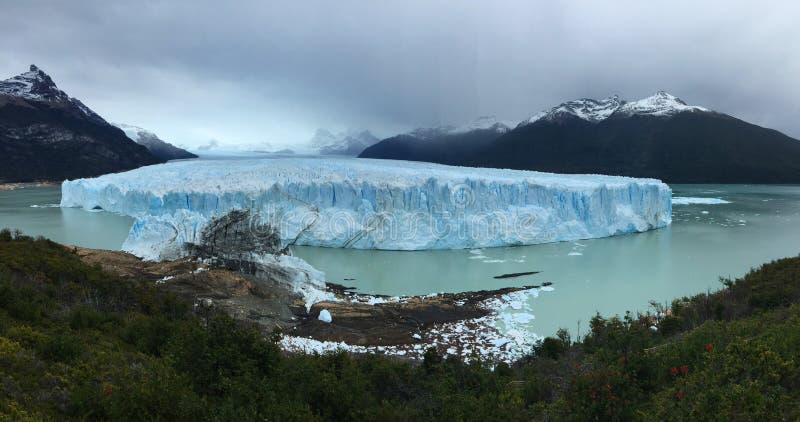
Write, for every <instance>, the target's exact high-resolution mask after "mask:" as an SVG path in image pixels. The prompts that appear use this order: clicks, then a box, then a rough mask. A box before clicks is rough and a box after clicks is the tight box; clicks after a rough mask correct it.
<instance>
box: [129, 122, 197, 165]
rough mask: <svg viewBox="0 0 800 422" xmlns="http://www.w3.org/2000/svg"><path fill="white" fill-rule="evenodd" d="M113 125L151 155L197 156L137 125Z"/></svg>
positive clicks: (163, 157) (173, 158)
mask: <svg viewBox="0 0 800 422" xmlns="http://www.w3.org/2000/svg"><path fill="white" fill-rule="evenodd" d="M113 125H114V126H116V127H118V128H120V129H122V131H123V132H125V135H127V136H128V138H130V139H132V140H133V141H134V142H136V143H137V144H139V145H142V146H144V147H145V148H147V149H148V150H150V152H151V153H152V154H153V155H155V156H156V157H158V158H160V159H162V160H178V159H185V158H197V155H195V154H192V153H191V152H189V151H186V150H185V149H182V148H178V147H176V146H175V145H172V144H170V143H167V142H165V141H163V140H161V138H159V137H158V135H156V134H155V133H153V132H150V131H147V130H145V129H142V128H140V127H138V126H133V125H128V124H125V123H113Z"/></svg>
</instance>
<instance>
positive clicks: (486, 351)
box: [64, 245, 552, 363]
mask: <svg viewBox="0 0 800 422" xmlns="http://www.w3.org/2000/svg"><path fill="white" fill-rule="evenodd" d="M64 246H65V247H66V248H68V249H70V250H71V251H73V252H74V253H75V254H76V255H78V257H80V259H81V260H82V261H83V262H85V263H87V264H90V265H100V266H101V267H102V268H103V269H104V270H106V271H108V272H110V273H113V274H117V275H119V276H122V277H125V278H131V279H137V280H144V281H148V282H152V283H153V284H154V285H155V286H156V287H157V288H159V289H163V290H165V291H168V292H171V293H174V294H176V295H177V296H179V297H181V298H183V299H185V300H188V301H189V302H190V303H193V304H194V306H195V307H198V306H200V307H215V308H218V309H221V310H223V311H224V312H226V313H227V314H229V315H230V316H231V317H233V318H235V319H238V320H244V321H247V322H252V323H256V324H258V325H259V326H261V327H262V328H263V329H264V331H265V333H269V332H271V331H272V330H274V329H276V328H277V329H279V330H280V331H281V332H282V333H283V334H284V341H283V342H282V345H283V348H284V350H285V351H287V352H320V353H322V352H325V351H327V350H329V349H330V350H333V349H340V348H341V349H345V350H348V351H351V352H353V353H373V354H382V355H391V356H397V357H401V358H404V359H422V358H423V355H424V353H425V351H426V350H428V349H429V348H431V347H433V348H434V349H436V350H437V352H438V353H440V354H442V355H443V356H456V357H459V358H461V359H469V358H470V357H471V356H472V355H473V353H474V352H476V353H480V354H481V355H482V356H484V358H485V355H491V356H495V357H496V358H498V359H499V360H502V361H506V362H509V363H510V362H512V361H513V360H515V359H517V358H519V357H521V355H520V352H519V350H513V348H515V347H517V346H522V345H517V344H514V343H513V341H511V340H510V339H506V338H505V337H504V336H503V335H502V334H501V333H500V332H499V331H498V330H497V328H496V327H494V324H493V323H494V320H493V319H492V317H493V316H496V315H497V309H496V307H497V306H502V305H503V304H506V306H512V305H509V303H511V302H512V301H514V300H517V301H520V300H522V299H523V298H524V297H525V295H526V294H530V292H533V291H535V292H536V293H535V294H538V291H540V290H542V291H550V290H552V287H550V286H549V284H548V285H546V286H538V285H537V286H523V287H505V288H500V289H494V290H482V291H473V292H462V293H438V294H429V295H417V296H402V297H391V296H382V295H367V294H361V293H354V292H351V291H349V289H347V288H345V287H344V286H341V285H338V284H335V283H326V284H327V288H326V290H327V292H328V293H331V294H332V299H331V300H324V301H320V302H316V303H314V304H313V305H312V306H310V307H307V306H306V304H305V302H304V300H303V298H301V297H299V296H298V295H297V294H296V293H294V292H292V291H290V290H288V289H287V288H285V287H284V286H280V285H275V284H271V285H265V284H264V283H263V280H258V279H255V278H254V277H252V276H249V275H247V274H243V273H240V272H237V271H232V270H229V269H226V268H221V267H216V266H213V265H210V264H208V263H206V262H203V261H200V260H197V259H194V258H191V257H187V258H181V259H177V260H173V261H162V262H153V261H145V260H142V259H140V258H137V257H135V256H134V255H131V254H129V253H127V252H123V251H112V250H104V249H91V248H82V247H78V246H73V245H64ZM329 296H330V295H329ZM513 306H517V305H516V304H513ZM323 312H327V314H328V315H332V320H331V321H327V322H326V321H323V319H324V318H320V315H321V314H322V313H323ZM536 339H537V338H536V337H531V338H528V339H527V340H528V343H533V342H534V341H535V340H536ZM525 346H530V344H525Z"/></svg>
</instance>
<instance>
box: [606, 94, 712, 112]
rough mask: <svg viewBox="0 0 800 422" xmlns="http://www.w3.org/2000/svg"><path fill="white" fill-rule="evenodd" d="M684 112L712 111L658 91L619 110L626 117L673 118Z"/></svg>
mask: <svg viewBox="0 0 800 422" xmlns="http://www.w3.org/2000/svg"><path fill="white" fill-rule="evenodd" d="M684 111H706V112H707V111H710V110H709V109H707V108H704V107H698V106H690V105H687V104H686V103H685V102H684V101H683V100H681V99H680V98H678V97H676V96H674V95H672V94H670V93H668V92H666V91H658V92H656V93H655V94H653V95H651V96H649V97H647V98H642V99H641V100H637V101H631V102H629V103H626V104H625V105H623V106H622V107H620V108H619V112H620V113H623V114H626V115H632V114H644V115H649V116H672V115H674V114H677V113H682V112H684Z"/></svg>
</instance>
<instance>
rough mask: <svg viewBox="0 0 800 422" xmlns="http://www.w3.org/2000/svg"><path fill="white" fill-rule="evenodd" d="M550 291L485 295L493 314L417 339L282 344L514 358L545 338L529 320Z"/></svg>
mask: <svg viewBox="0 0 800 422" xmlns="http://www.w3.org/2000/svg"><path fill="white" fill-rule="evenodd" d="M550 291H553V287H552V286H543V287H538V288H531V289H525V290H519V291H516V292H512V293H508V294H505V295H502V296H500V297H497V298H491V299H487V300H484V301H483V302H481V304H480V306H481V307H482V308H484V309H486V310H489V311H491V313H490V314H489V315H487V316H483V317H480V318H473V319H467V320H463V321H457V322H449V323H442V324H434V325H433V326H431V327H430V328H428V329H426V330H423V331H421V332H420V333H414V335H413V336H412V337H413V338H414V339H417V340H419V342H416V343H410V344H402V345H392V346H362V345H353V344H347V343H344V342H334V341H319V340H315V339H312V338H306V337H297V336H291V335H284V336H283V338H282V339H281V343H280V344H281V347H282V348H283V349H284V350H287V351H289V352H301V353H333V352H336V351H339V350H345V351H349V352H352V353H378V354H385V355H390V356H402V357H406V358H410V359H421V358H422V357H423V355H424V354H425V351H426V350H427V349H429V348H431V347H433V348H436V349H437V350H438V351H439V353H440V354H442V355H444V356H454V357H457V358H459V359H462V360H464V361H470V360H472V359H475V358H480V359H481V360H483V361H497V362H506V363H511V362H513V361H515V360H518V359H519V358H521V357H523V356H525V355H526V354H528V353H531V351H532V350H533V347H534V346H535V345H536V343H537V342H538V341H540V340H541V339H542V337H541V336H538V335H536V334H534V333H533V331H532V330H531V329H530V328H531V327H530V323H531V322H532V321H533V319H534V316H533V314H532V309H531V300H532V299H535V298H536V297H538V295H539V294H540V293H541V292H550Z"/></svg>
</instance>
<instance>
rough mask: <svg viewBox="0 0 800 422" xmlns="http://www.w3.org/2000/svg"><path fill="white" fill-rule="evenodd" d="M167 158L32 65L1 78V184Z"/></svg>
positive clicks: (53, 178) (83, 173)
mask: <svg viewBox="0 0 800 422" xmlns="http://www.w3.org/2000/svg"><path fill="white" fill-rule="evenodd" d="M164 161H165V160H164V159H161V158H158V157H156V156H155V155H153V154H152V153H150V151H148V149H147V148H145V147H144V146H142V145H139V144H137V143H136V142H134V141H132V140H131V139H129V138H128V137H127V136H126V135H125V133H124V132H123V131H122V130H120V129H118V128H116V127H114V126H112V125H111V124H109V123H108V122H106V121H105V120H104V119H103V118H102V117H100V116H99V115H98V114H97V113H95V112H94V111H92V110H91V109H89V108H88V107H86V105H84V104H83V103H82V102H81V101H79V100H77V99H75V98H71V97H70V96H69V95H67V94H66V93H65V92H64V91H61V90H60V89H58V87H57V86H56V84H55V83H54V82H53V80H52V79H51V78H50V76H48V75H47V74H46V73H44V72H43V71H42V70H40V69H39V68H37V67H36V66H34V65H31V67H30V70H29V71H28V72H25V73H23V74H20V75H18V76H15V77H13V78H10V79H6V80H4V81H0V182H28V181H60V180H64V179H74V178H79V177H90V176H97V175H100V174H104V173H113V172H119V171H124V170H130V169H133V168H137V167H141V166H145V165H149V164H156V163H162V162H164Z"/></svg>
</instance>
